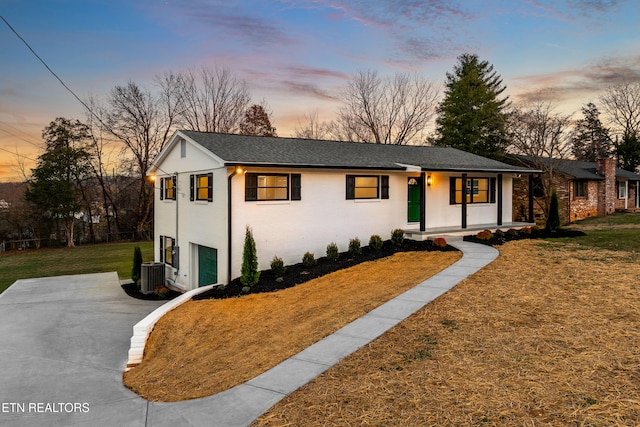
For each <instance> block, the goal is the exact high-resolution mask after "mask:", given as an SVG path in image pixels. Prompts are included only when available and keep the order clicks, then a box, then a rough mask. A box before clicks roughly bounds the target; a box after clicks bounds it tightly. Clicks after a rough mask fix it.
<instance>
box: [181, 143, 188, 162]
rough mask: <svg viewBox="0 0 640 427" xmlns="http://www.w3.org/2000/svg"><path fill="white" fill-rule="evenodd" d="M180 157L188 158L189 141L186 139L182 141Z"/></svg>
mask: <svg viewBox="0 0 640 427" xmlns="http://www.w3.org/2000/svg"><path fill="white" fill-rule="evenodd" d="M180 157H181V158H184V157H187V141H185V140H184V139H181V140H180Z"/></svg>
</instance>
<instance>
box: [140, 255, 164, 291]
mask: <svg viewBox="0 0 640 427" xmlns="http://www.w3.org/2000/svg"><path fill="white" fill-rule="evenodd" d="M140 283H141V285H140V292H142V293H143V294H150V293H152V292H153V291H154V290H155V289H156V287H158V286H164V263H162V262H144V263H142V277H141V278H140Z"/></svg>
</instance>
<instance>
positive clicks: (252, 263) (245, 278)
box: [240, 226, 260, 287]
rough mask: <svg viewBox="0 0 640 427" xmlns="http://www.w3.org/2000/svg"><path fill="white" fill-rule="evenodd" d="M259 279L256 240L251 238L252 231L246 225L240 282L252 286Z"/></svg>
mask: <svg viewBox="0 0 640 427" xmlns="http://www.w3.org/2000/svg"><path fill="white" fill-rule="evenodd" d="M258 280H260V271H259V270H258V254H257V251H256V241H255V240H254V239H253V232H252V231H251V228H249V226H247V229H246V232H245V236H244V250H243V251H242V269H241V270H240V283H242V284H243V285H244V286H249V287H251V286H253V285H255V284H257V283H258Z"/></svg>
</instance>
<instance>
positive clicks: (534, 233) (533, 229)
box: [531, 225, 542, 237]
mask: <svg viewBox="0 0 640 427" xmlns="http://www.w3.org/2000/svg"><path fill="white" fill-rule="evenodd" d="M540 234H542V230H540V227H538V226H537V225H534V226H533V227H531V235H532V236H536V237H537V236H540Z"/></svg>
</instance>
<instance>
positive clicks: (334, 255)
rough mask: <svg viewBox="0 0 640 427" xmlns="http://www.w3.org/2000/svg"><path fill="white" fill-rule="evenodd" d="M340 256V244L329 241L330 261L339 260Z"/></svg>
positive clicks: (328, 253)
mask: <svg viewBox="0 0 640 427" xmlns="http://www.w3.org/2000/svg"><path fill="white" fill-rule="evenodd" d="M339 257H340V251H339V250H338V245H336V244H335V243H333V242H332V243H329V244H328V245H327V259H328V260H329V261H337V260H338V258H339Z"/></svg>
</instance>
